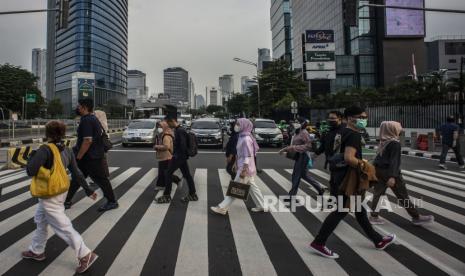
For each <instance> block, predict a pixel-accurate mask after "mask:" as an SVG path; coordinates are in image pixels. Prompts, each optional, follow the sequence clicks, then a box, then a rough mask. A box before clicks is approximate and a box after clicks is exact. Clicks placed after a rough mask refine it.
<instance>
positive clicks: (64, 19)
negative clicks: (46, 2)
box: [58, 0, 69, 30]
mask: <svg viewBox="0 0 465 276" xmlns="http://www.w3.org/2000/svg"><path fill="white" fill-rule="evenodd" d="M68 17H69V0H60V11H59V16H58V29H59V30H60V29H66V28H68Z"/></svg>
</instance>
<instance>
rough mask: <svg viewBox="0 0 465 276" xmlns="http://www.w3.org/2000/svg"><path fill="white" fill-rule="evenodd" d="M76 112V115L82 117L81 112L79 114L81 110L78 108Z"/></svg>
mask: <svg viewBox="0 0 465 276" xmlns="http://www.w3.org/2000/svg"><path fill="white" fill-rule="evenodd" d="M74 111H75V112H76V115H78V116H81V112H79V108H77V107H76V109H75V110H74Z"/></svg>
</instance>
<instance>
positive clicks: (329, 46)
mask: <svg viewBox="0 0 465 276" xmlns="http://www.w3.org/2000/svg"><path fill="white" fill-rule="evenodd" d="M305 50H306V51H313V52H317V51H323V52H324V51H332V52H334V51H336V44H334V43H306V44H305Z"/></svg>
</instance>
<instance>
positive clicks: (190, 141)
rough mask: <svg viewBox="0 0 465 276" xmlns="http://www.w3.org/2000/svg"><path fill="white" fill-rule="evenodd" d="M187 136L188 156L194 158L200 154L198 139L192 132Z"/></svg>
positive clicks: (187, 133)
mask: <svg viewBox="0 0 465 276" xmlns="http://www.w3.org/2000/svg"><path fill="white" fill-rule="evenodd" d="M186 136H187V139H186V141H187V155H188V156H189V157H194V156H196V155H197V153H198V145H197V137H196V136H195V134H194V133H192V132H186Z"/></svg>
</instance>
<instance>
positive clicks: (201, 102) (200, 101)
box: [194, 95, 205, 109]
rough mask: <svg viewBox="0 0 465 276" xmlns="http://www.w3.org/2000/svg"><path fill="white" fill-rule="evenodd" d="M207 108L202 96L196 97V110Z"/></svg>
mask: <svg viewBox="0 0 465 276" xmlns="http://www.w3.org/2000/svg"><path fill="white" fill-rule="evenodd" d="M201 107H205V99H204V97H203V96H202V95H195V106H194V108H196V109H199V108H201Z"/></svg>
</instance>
